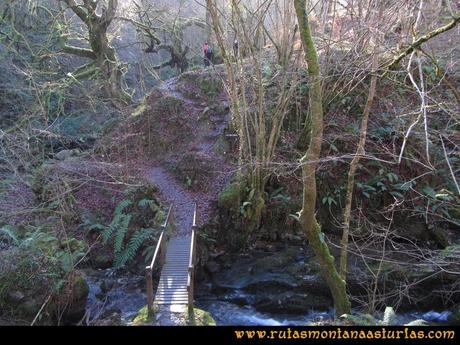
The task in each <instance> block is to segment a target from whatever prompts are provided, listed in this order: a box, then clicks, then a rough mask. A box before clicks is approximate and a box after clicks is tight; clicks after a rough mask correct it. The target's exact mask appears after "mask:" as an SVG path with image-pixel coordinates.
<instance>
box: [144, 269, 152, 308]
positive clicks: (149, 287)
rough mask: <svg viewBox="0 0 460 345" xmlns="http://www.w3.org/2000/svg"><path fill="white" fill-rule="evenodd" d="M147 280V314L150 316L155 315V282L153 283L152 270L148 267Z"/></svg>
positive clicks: (146, 270)
mask: <svg viewBox="0 0 460 345" xmlns="http://www.w3.org/2000/svg"><path fill="white" fill-rule="evenodd" d="M145 280H146V282H147V312H148V314H149V315H152V313H153V281H152V268H151V267H150V266H147V267H146V268H145Z"/></svg>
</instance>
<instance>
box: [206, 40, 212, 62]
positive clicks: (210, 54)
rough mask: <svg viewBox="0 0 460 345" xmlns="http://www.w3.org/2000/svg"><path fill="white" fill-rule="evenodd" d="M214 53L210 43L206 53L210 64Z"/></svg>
mask: <svg viewBox="0 0 460 345" xmlns="http://www.w3.org/2000/svg"><path fill="white" fill-rule="evenodd" d="M212 54H213V51H212V47H211V46H210V45H209V46H208V52H207V53H206V59H207V60H208V66H209V65H210V64H212Z"/></svg>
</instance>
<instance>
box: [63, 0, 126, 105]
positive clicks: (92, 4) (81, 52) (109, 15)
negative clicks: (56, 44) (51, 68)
mask: <svg viewBox="0 0 460 345" xmlns="http://www.w3.org/2000/svg"><path fill="white" fill-rule="evenodd" d="M61 1H64V2H65V3H66V4H67V5H68V6H69V8H70V9H71V10H72V11H73V12H74V13H75V14H76V15H77V16H78V17H79V18H80V19H81V21H82V22H83V23H84V24H85V25H86V27H87V29H88V43H89V46H90V48H89V49H88V48H79V47H74V46H69V45H67V44H66V43H64V44H63V51H64V52H66V53H69V54H73V55H77V56H80V57H85V58H89V59H91V60H93V61H92V62H91V63H89V64H88V65H86V66H88V70H94V69H93V67H94V65H95V64H96V66H97V67H98V68H99V70H100V71H101V72H102V75H103V78H104V80H105V91H106V93H107V94H108V95H109V96H110V97H112V98H116V99H118V100H121V101H123V102H125V103H128V102H129V101H130V99H131V97H130V96H129V95H128V94H127V93H126V92H125V91H124V90H123V87H122V76H123V73H122V68H121V64H120V63H119V61H118V59H117V56H116V53H115V49H114V48H113V47H112V46H111V45H110V42H109V39H108V37H107V29H108V27H109V26H110V24H111V23H112V21H113V19H114V18H115V13H116V10H117V6H118V0H108V1H107V4H106V6H101V9H100V14H99V13H98V4H99V0H85V1H83V4H78V3H77V2H76V1H75V0H61ZM81 71H82V72H83V73H82V74H79V76H81V75H84V76H87V73H85V71H84V69H81ZM76 77H78V76H76Z"/></svg>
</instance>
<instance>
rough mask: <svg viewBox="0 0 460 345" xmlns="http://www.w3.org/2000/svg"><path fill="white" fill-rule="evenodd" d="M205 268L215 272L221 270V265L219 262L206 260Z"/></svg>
mask: <svg viewBox="0 0 460 345" xmlns="http://www.w3.org/2000/svg"><path fill="white" fill-rule="evenodd" d="M205 268H206V269H207V270H208V272H210V273H217V272H219V271H220V270H221V266H220V264H219V263H217V262H216V261H208V262H207V263H206V265H205Z"/></svg>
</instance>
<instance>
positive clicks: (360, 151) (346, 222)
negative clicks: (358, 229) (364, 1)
mask: <svg viewBox="0 0 460 345" xmlns="http://www.w3.org/2000/svg"><path fill="white" fill-rule="evenodd" d="M377 68H378V54H377V44H376V43H375V45H374V52H373V56H372V76H371V84H370V87H369V95H368V96H367V101H366V105H365V107H364V111H363V118H362V120H361V131H360V136H359V143H358V147H357V149H356V154H355V156H354V157H353V160H352V161H351V164H350V170H349V171H348V181H347V195H346V198H345V211H344V215H343V233H342V241H341V242H340V245H341V250H340V275H341V276H342V278H343V279H344V280H345V281H346V279H347V261H348V237H349V232H350V215H351V206H352V202H353V189H354V184H355V174H356V170H357V169H358V163H359V161H360V159H361V156H363V155H364V153H365V152H364V147H365V146H366V136H367V123H368V121H369V113H370V111H371V107H372V104H373V102H374V96H375V90H376V88H377V78H378V76H377V74H376V70H377Z"/></svg>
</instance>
